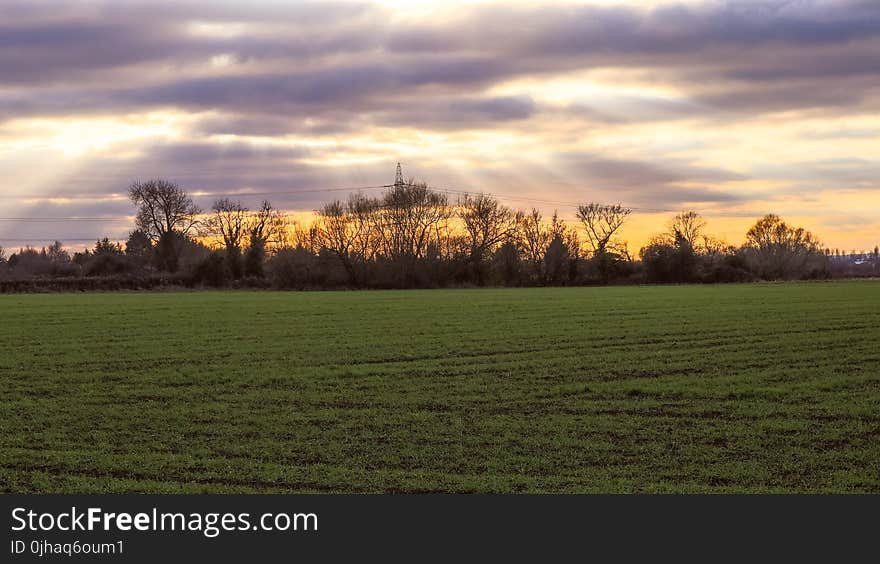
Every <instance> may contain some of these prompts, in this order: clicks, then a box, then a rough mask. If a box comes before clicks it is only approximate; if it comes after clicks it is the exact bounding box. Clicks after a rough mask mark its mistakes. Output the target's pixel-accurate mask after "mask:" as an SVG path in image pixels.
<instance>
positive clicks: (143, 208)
mask: <svg viewBox="0 0 880 564" xmlns="http://www.w3.org/2000/svg"><path fill="white" fill-rule="evenodd" d="M128 195H129V198H130V199H131V201H132V202H133V203H134V204H135V205H136V206H138V213H137V218H136V220H135V221H136V223H137V227H138V228H139V229H141V230H142V231H143V232H144V233H146V234H147V235H148V236H149V237H150V239H152V240H153V242H158V241H159V239H160V238H161V237H162V235H164V234H166V233H170V232H177V233H180V234H182V235H187V234H188V233H189V232H190V231H191V230H192V229H193V228H194V227H195V226H196V225H197V224H198V215H199V214H200V213H201V210H200V209H199V208H198V206H196V205H195V203H193V201H192V198H190V197H189V196H188V195H187V194H186V192H184V191H183V190H182V189H181V188H180V187H179V186H178V185H177V184H175V183H174V182H169V181H167V180H162V179H158V178H157V179H153V180H147V181H146V182H134V183H133V184H132V185H131V186H130V187H129V189H128Z"/></svg>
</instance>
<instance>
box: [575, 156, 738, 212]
mask: <svg viewBox="0 0 880 564" xmlns="http://www.w3.org/2000/svg"><path fill="white" fill-rule="evenodd" d="M558 163H559V166H560V167H561V169H562V170H564V171H568V172H569V176H570V177H573V178H578V179H579V181H580V182H582V183H583V185H584V186H586V187H587V188H588V189H589V190H591V191H599V193H600V195H601V196H602V198H603V199H604V201H622V202H626V203H627V204H629V205H635V206H646V207H650V208H667V207H668V208H672V209H676V208H680V207H681V206H683V205H685V204H689V203H691V204H692V203H731V202H739V201H744V200H745V199H746V198H745V196H740V195H738V194H736V193H735V192H731V191H722V190H719V189H717V188H711V187H709V186H705V187H699V186H697V187H695V186H693V184H694V183H696V184H706V185H710V184H713V183H724V182H735V181H740V180H745V179H746V178H745V177H744V176H743V175H740V174H737V173H735V172H731V171H728V170H724V169H720V168H707V167H701V166H696V165H692V164H690V163H687V162H679V161H671V162H664V163H662V164H656V163H652V162H645V161H636V160H626V159H608V158H602V157H597V156H595V155H591V154H562V155H559V157H558Z"/></svg>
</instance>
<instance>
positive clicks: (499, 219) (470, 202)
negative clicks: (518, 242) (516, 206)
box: [458, 194, 521, 284]
mask: <svg viewBox="0 0 880 564" xmlns="http://www.w3.org/2000/svg"><path fill="white" fill-rule="evenodd" d="M458 216H459V218H461V221H462V223H464V228H465V232H466V237H467V244H468V247H469V252H470V262H471V264H472V265H473V266H474V268H475V270H476V272H475V273H476V276H477V279H478V280H477V281H478V283H480V284H483V283H484V282H485V276H484V274H485V273H484V271H483V270H484V269H483V268H482V266H483V263H484V261H485V260H486V259H487V258H488V256H489V254H490V253H491V252H492V251H493V250H495V249H496V248H497V247H498V246H500V245H501V244H502V243H503V242H504V241H506V240H508V239H509V238H510V237H512V236H513V235H514V234H515V233H516V228H517V225H518V224H519V222H520V218H521V215H520V214H518V213H515V212H514V211H513V210H511V209H510V208H508V207H507V206H505V205H503V204H501V203H500V202H499V201H498V200H497V199H495V198H492V197H491V196H486V195H485V194H478V195H476V196H471V195H469V194H465V195H464V196H462V197H460V198H459V200H458Z"/></svg>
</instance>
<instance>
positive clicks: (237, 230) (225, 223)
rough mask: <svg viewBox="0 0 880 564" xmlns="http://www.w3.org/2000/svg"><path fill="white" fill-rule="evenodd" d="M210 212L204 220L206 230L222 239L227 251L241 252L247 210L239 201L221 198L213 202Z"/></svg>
mask: <svg viewBox="0 0 880 564" xmlns="http://www.w3.org/2000/svg"><path fill="white" fill-rule="evenodd" d="M211 213H212V215H211V217H210V218H208V220H207V221H206V222H205V226H206V227H207V231H208V232H209V233H210V234H211V235H214V236H216V237H219V238H220V239H221V240H222V242H223V247H224V248H225V249H226V252H227V253H230V254H231V253H235V254H239V253H241V248H242V245H243V244H244V240H245V236H246V235H247V228H248V219H249V210H248V209H247V208H246V207H244V206H243V205H242V203H241V202H234V201H232V200H230V199H229V198H223V199H221V200H217V201H216V202H214V205H213V206H212V207H211Z"/></svg>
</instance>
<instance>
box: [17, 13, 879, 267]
mask: <svg viewBox="0 0 880 564" xmlns="http://www.w3.org/2000/svg"><path fill="white" fill-rule="evenodd" d="M878 149H880V2H877V1H874V0H840V1H831V0H829V1H821V2H820V1H806V0H805V1H799V0H791V1H783V0H779V1H750V0H743V1H738V2H733V1H730V2H719V1H690V2H664V1H653V2H652V1H648V2H646V1H639V2H625V1H617V2H615V1H598V2H597V1H594V2H515V1H513V2H512V1H511V0H506V1H504V2H492V1H487V2H442V3H441V2H436V1H435V2H419V1H416V2H412V1H410V2H406V1H390V2H371V3H363V2H350V3H346V2H281V1H277V0H276V1H268V0H256V1H253V0H249V1H247V2H244V1H240V2H239V1H231V0H227V1H222V0H220V1H212V2H195V1H191V0H176V1H174V2H161V1H149V2H146V1H143V2H129V1H125V0H112V1H105V2H101V1H85V0H66V1H63V0H59V1H52V2H49V1H44V0H29V1H18V0H3V1H2V2H0V246H5V247H7V248H10V247H18V246H21V245H23V244H25V243H26V242H27V243H31V244H37V245H39V244H45V243H47V242H48V241H50V240H52V239H61V240H62V241H65V242H66V243H68V244H69V245H71V246H76V245H80V246H82V245H85V244H86V243H85V241H82V242H79V240H80V239H83V240H86V239H89V240H93V239H95V238H97V237H99V236H105V235H107V236H110V237H111V238H116V239H120V238H124V237H125V235H126V234H127V232H128V231H129V230H130V229H131V228H132V223H133V217H132V216H133V214H134V210H133V208H132V205H131V204H130V202H129V201H128V200H127V198H126V191H127V188H128V186H129V184H130V183H131V182H132V181H134V180H139V179H140V180H143V179H147V178H152V177H162V178H167V179H170V180H174V181H176V182H178V183H179V184H180V185H181V186H182V187H183V188H184V189H186V190H188V191H189V192H190V193H192V194H194V195H195V199H196V201H197V203H198V204H200V205H201V206H202V207H204V208H209V207H210V205H211V203H212V201H213V200H214V199H216V198H217V196H218V195H227V194H238V196H236V197H237V198H238V199H241V200H242V201H243V203H244V204H245V205H247V206H250V207H257V206H258V205H259V203H260V200H262V199H264V198H268V199H270V200H271V201H272V202H273V203H274V204H275V205H276V207H279V208H282V209H285V210H291V211H300V212H303V211H308V210H313V209H316V208H317V207H319V206H320V204H321V202H324V201H327V200H329V199H331V198H335V197H340V196H344V195H345V190H344V189H349V188H355V187H364V192H365V193H378V190H376V189H375V188H369V187H372V186H378V185H382V184H388V183H390V182H392V181H393V179H394V168H395V165H396V163H397V162H401V163H402V164H403V168H404V173H405V175H406V176H412V177H415V178H417V179H419V180H424V181H427V182H428V183H429V184H431V185H432V186H436V187H438V188H441V189H447V190H455V191H471V192H486V193H491V194H496V195H498V197H499V198H500V199H502V201H504V202H505V203H507V204H509V205H511V206H514V207H518V208H531V207H538V208H540V209H542V210H543V211H544V212H545V213H552V212H553V211H554V209H558V211H559V213H560V215H561V216H562V217H563V218H572V219H573V218H574V210H575V204H577V203H579V202H600V203H609V204H611V203H621V204H624V205H626V206H630V207H633V208H635V209H636V213H635V214H634V215H633V217H632V219H631V221H630V223H629V225H627V227H626V229H625V231H624V232H623V235H624V239H626V240H627V241H628V242H629V244H630V248H631V250H634V251H635V250H637V249H638V248H639V246H641V245H642V244H643V243H644V242H645V240H646V238H647V237H648V236H649V235H650V234H651V233H654V232H659V231H662V230H663V229H664V228H665V226H666V224H667V222H668V220H669V219H670V218H671V216H672V215H674V213H675V211H676V210H681V209H695V210H698V211H700V212H701V213H702V214H703V215H704V216H705V217H706V218H707V220H708V228H709V231H710V232H712V233H714V234H715V235H717V236H720V237H722V238H725V239H727V240H728V242H730V243H733V244H738V243H741V242H742V241H743V239H744V233H745V231H746V229H747V228H748V226H749V225H750V224H751V223H753V222H754V221H755V219H757V218H758V217H760V216H761V215H763V214H765V213H771V212H773V213H777V214H779V215H782V216H783V217H784V218H785V219H786V220H789V221H790V222H792V223H795V224H798V225H803V226H805V227H807V228H808V229H810V230H812V231H813V232H814V233H815V234H816V235H817V236H818V237H819V238H820V239H821V240H822V241H823V243H824V244H825V245H827V246H829V247H831V248H832V249H833V248H840V249H841V250H846V251H851V250H858V251H861V250H863V249H865V250H867V249H872V248H873V247H874V245H876V244H877V243H878V242H880V151H878ZM72 217H76V218H82V219H79V220H68V219H65V220H59V219H57V218H72ZM24 218H35V219H37V220H34V219H32V220H30V221H21V220H20V219H24ZM53 218H55V219H54V220H53Z"/></svg>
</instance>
